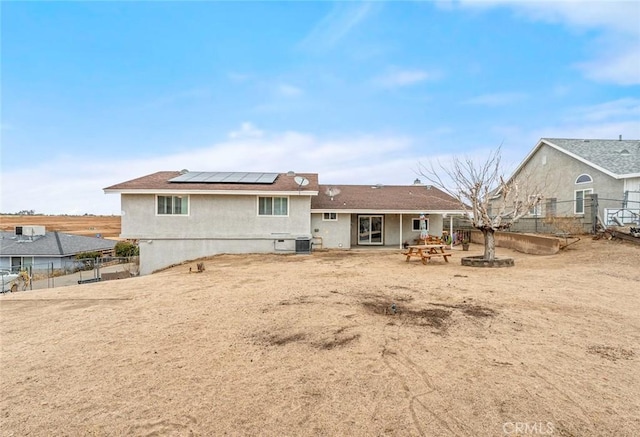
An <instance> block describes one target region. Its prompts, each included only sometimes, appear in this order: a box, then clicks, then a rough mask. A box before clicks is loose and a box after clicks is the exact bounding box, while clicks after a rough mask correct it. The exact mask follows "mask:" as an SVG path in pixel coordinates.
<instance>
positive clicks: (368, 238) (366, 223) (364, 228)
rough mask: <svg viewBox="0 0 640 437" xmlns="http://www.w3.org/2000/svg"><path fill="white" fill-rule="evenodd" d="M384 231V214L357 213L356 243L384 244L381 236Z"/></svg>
mask: <svg viewBox="0 0 640 437" xmlns="http://www.w3.org/2000/svg"><path fill="white" fill-rule="evenodd" d="M383 231H384V216H382V215H359V216H358V244H359V245H375V244H380V245H381V244H384V239H383V238H382V236H383Z"/></svg>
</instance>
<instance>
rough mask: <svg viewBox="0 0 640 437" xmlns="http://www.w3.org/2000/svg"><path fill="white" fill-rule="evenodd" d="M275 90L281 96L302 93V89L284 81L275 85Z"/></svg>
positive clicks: (296, 95)
mask: <svg viewBox="0 0 640 437" xmlns="http://www.w3.org/2000/svg"><path fill="white" fill-rule="evenodd" d="M276 92H277V93H278V95H280V96H283V97H298V96H300V95H302V89H301V88H298V87H296V86H293V85H289V84H286V83H281V84H279V85H277V87H276Z"/></svg>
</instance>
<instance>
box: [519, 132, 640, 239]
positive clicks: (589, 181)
mask: <svg viewBox="0 0 640 437" xmlns="http://www.w3.org/2000/svg"><path fill="white" fill-rule="evenodd" d="M513 175H514V176H515V175H518V176H519V178H520V179H521V180H522V181H523V183H524V184H526V185H529V186H538V187H541V191H542V194H543V195H544V200H543V201H542V203H541V205H540V206H539V207H538V208H536V209H535V210H532V211H531V214H530V216H529V219H528V220H527V219H524V220H520V221H519V222H517V223H516V224H515V225H514V227H513V228H512V230H518V231H534V229H533V225H534V224H535V227H536V229H535V230H537V231H539V232H544V231H552V229H550V228H549V229H547V228H545V221H546V222H547V223H549V222H550V221H551V220H552V218H554V217H573V218H575V219H576V220H579V221H581V222H582V223H583V224H584V226H585V230H586V231H588V230H590V228H592V226H593V225H594V220H595V219H596V217H597V219H598V220H599V221H600V220H602V221H604V222H605V224H606V225H611V224H629V223H631V224H633V223H636V224H639V223H640V221H639V220H640V215H639V214H640V140H622V139H618V140H596V139H563V138H542V139H540V141H539V142H538V143H537V144H536V146H535V147H534V148H533V150H532V151H531V152H530V153H529V154H528V155H527V156H526V157H525V159H524V160H523V161H522V163H521V164H520V165H519V166H518V167H517V168H516V170H515V171H514V173H513ZM514 176H512V177H514ZM545 219H546V220H545Z"/></svg>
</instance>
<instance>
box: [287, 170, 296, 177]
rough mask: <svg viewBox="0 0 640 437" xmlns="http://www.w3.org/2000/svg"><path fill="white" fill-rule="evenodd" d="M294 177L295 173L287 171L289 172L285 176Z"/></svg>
mask: <svg viewBox="0 0 640 437" xmlns="http://www.w3.org/2000/svg"><path fill="white" fill-rule="evenodd" d="M295 175H296V172H295V171H293V170H289V171H288V172H287V176H295Z"/></svg>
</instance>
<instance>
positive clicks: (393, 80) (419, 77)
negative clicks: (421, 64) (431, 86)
mask: <svg viewBox="0 0 640 437" xmlns="http://www.w3.org/2000/svg"><path fill="white" fill-rule="evenodd" d="M440 76H441V74H440V73H438V72H428V71H425V70H415V69H414V70H408V69H406V70H401V69H392V70H391V71H389V72H388V73H385V74H383V75H381V76H378V77H377V78H375V79H374V83H376V84H378V85H381V86H383V87H388V88H395V87H402V86H408V85H415V84H417V83H420V82H424V81H426V80H436V79H439V78H440Z"/></svg>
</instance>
